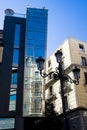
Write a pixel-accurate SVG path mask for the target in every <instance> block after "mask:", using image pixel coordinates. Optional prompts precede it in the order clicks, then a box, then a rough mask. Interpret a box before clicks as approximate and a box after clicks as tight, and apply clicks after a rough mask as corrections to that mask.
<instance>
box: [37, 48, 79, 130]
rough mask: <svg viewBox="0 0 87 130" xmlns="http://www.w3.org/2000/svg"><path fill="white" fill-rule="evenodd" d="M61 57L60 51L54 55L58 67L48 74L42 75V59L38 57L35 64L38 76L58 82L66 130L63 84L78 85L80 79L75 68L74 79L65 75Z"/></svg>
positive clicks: (43, 61) (77, 69)
mask: <svg viewBox="0 0 87 130" xmlns="http://www.w3.org/2000/svg"><path fill="white" fill-rule="evenodd" d="M62 55H63V54H62V51H61V50H58V51H57V52H56V53H55V57H56V60H57V63H58V67H57V69H56V71H52V72H50V73H48V74H47V73H42V70H43V69H44V63H45V60H44V59H43V58H42V57H39V58H38V59H37V60H36V63H37V67H38V70H39V71H40V75H41V76H42V77H43V78H46V77H48V76H49V77H50V79H51V78H54V79H56V80H58V79H59V80H60V89H61V98H62V109H63V121H64V130H68V122H67V117H66V106H65V99H64V82H65V81H67V82H70V83H74V84H76V85H78V84H79V78H80V69H79V68H77V67H76V66H75V67H74V69H73V70H72V71H73V73H74V78H75V79H74V80H73V79H72V78H71V77H70V76H69V75H68V74H66V73H65V71H64V69H63V61H62Z"/></svg>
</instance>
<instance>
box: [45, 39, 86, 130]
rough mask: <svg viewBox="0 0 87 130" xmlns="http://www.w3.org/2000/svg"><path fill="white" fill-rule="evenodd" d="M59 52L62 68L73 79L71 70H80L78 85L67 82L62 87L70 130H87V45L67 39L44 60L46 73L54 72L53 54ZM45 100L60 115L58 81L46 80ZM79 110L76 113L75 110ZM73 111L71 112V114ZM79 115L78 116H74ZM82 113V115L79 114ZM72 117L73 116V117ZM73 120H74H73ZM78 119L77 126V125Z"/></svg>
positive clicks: (55, 63) (60, 103)
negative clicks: (50, 102)
mask: <svg viewBox="0 0 87 130" xmlns="http://www.w3.org/2000/svg"><path fill="white" fill-rule="evenodd" d="M57 50H61V51H62V53H63V56H62V60H63V68H64V70H65V72H66V73H67V74H68V75H69V76H70V77H71V78H72V79H74V75H73V72H72V69H73V67H74V66H77V67H79V68H80V81H79V85H75V84H73V83H72V84H71V83H69V82H66V83H65V87H64V92H65V94H64V97H65V106H66V112H67V114H68V113H69V112H71V113H72V114H70V115H69V114H68V118H69V119H70V120H69V121H70V123H69V124H72V125H71V126H70V130H72V129H74V130H76V129H79V130H83V129H84V130H86V129H87V121H86V119H87V82H86V81H87V43H86V42H83V41H80V40H77V39H74V38H67V39H66V40H65V41H64V42H63V43H62V44H61V45H60V46H59V47H58V48H57V49H56V50H55V51H54V52H53V54H52V55H50V57H49V58H48V59H47V60H46V71H47V73H49V72H51V71H55V68H56V67H58V63H57V62H56V57H55V52H56V51H57ZM45 90H46V91H45V92H46V99H47V100H48V101H52V102H53V103H54V105H55V110H56V111H57V112H58V113H59V114H61V113H62V102H61V91H60V81H59V80H57V81H55V80H54V79H49V77H48V78H47V79H46V86H45ZM76 109H79V110H77V111H75V113H74V111H73V110H76ZM72 111H73V112H72ZM76 113H79V114H76ZM81 113H82V114H81ZM71 115H72V116H71ZM73 115H74V116H73ZM74 119H75V120H74ZM78 119H79V125H76V124H78V123H77V122H78ZM71 122H72V123H71Z"/></svg>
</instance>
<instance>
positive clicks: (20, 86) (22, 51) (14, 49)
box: [0, 8, 48, 130]
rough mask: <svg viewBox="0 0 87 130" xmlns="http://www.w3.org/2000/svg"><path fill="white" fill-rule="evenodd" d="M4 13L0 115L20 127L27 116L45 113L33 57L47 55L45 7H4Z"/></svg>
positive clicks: (17, 129)
mask: <svg viewBox="0 0 87 130" xmlns="http://www.w3.org/2000/svg"><path fill="white" fill-rule="evenodd" d="M5 13H6V16H5V20H4V28H3V49H2V47H0V49H2V50H3V53H0V61H1V62H0V63H1V64H0V75H1V76H0V84H2V87H0V102H2V105H1V107H0V117H2V118H9V117H10V118H12V119H14V121H13V122H14V125H12V126H14V128H15V129H16V130H19V129H21V130H23V127H24V122H25V117H26V116H27V117H31V116H33V117H42V116H43V113H44V89H43V85H44V82H43V80H42V78H41V77H40V74H39V72H38V70H37V66H36V63H35V60H36V58H37V57H38V56H39V54H40V55H41V56H43V57H44V58H45V56H46V44H47V43H46V39H47V16H48V10H46V9H36V8H27V12H26V15H21V14H16V13H14V11H13V10H11V9H6V10H5ZM0 36H1V33H0ZM0 41H1V39H0ZM0 52H1V51H0ZM13 122H12V123H13ZM5 129H6V128H5Z"/></svg>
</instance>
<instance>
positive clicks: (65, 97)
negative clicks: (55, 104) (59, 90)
mask: <svg viewBox="0 0 87 130" xmlns="http://www.w3.org/2000/svg"><path fill="white" fill-rule="evenodd" d="M64 99H65V107H66V110H67V109H68V100H67V96H64Z"/></svg>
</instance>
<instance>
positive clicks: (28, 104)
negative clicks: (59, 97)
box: [23, 8, 48, 116]
mask: <svg viewBox="0 0 87 130" xmlns="http://www.w3.org/2000/svg"><path fill="white" fill-rule="evenodd" d="M47 13H48V11H47V10H45V9H36V8H27V18H26V50H25V52H26V57H25V78H24V79H25V80H24V102H23V115H24V116H26V115H29V116H43V113H44V82H43V80H42V78H41V76H40V74H39V71H38V70H37V65H36V62H35V61H36V59H37V58H38V57H39V56H42V57H43V58H45V57H46V46H47V43H46V42H47Z"/></svg>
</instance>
